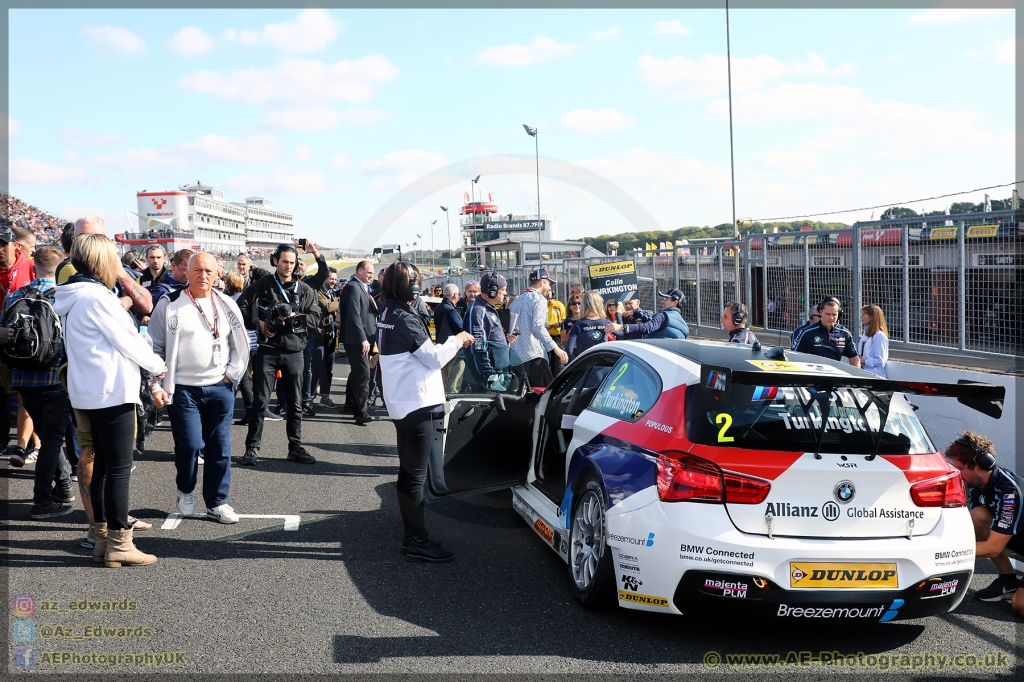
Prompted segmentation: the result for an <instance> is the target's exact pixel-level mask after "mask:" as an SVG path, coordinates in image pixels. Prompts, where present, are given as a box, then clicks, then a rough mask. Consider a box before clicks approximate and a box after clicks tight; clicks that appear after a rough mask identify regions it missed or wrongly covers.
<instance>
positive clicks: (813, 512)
mask: <svg viewBox="0 0 1024 682" xmlns="http://www.w3.org/2000/svg"><path fill="white" fill-rule="evenodd" d="M764 513H765V515H768V514H771V515H772V516H813V517H815V518H817V517H818V508H817V507H798V506H797V505H795V504H790V503H789V502H775V503H772V502H769V503H768V509H766V510H765V512H764Z"/></svg>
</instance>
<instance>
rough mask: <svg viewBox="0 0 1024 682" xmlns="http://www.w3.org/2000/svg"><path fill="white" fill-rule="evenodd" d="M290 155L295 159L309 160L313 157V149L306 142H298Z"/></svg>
mask: <svg viewBox="0 0 1024 682" xmlns="http://www.w3.org/2000/svg"><path fill="white" fill-rule="evenodd" d="M292 156H293V157H295V160H296V161H309V160H310V159H312V158H313V150H312V149H310V148H309V145H307V144H300V145H299V146H298V147H296V148H295V149H293V150H292Z"/></svg>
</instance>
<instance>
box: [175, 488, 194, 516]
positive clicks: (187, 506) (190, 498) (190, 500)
mask: <svg viewBox="0 0 1024 682" xmlns="http://www.w3.org/2000/svg"><path fill="white" fill-rule="evenodd" d="M178 511H180V512H181V513H182V514H184V515H185V516H192V515H193V514H195V513H196V494H195V492H191V493H183V492H181V491H180V490H179V491H178Z"/></svg>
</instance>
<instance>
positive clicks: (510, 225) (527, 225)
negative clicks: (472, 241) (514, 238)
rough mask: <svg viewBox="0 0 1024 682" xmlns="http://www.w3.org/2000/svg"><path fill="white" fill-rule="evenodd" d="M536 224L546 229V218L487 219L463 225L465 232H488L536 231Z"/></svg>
mask: <svg viewBox="0 0 1024 682" xmlns="http://www.w3.org/2000/svg"><path fill="white" fill-rule="evenodd" d="M538 226H539V227H540V229H541V230H547V229H548V221H546V220H489V221H487V222H486V223H480V224H479V225H463V226H462V229H463V230H465V231H466V232H470V231H472V230H487V231H489V232H536V231H537V228H538Z"/></svg>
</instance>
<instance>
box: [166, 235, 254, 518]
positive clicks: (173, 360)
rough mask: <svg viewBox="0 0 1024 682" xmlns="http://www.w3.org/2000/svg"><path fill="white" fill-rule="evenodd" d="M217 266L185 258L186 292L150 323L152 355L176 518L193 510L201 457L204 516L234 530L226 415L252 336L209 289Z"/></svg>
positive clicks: (203, 258) (169, 299) (223, 298)
mask: <svg viewBox="0 0 1024 682" xmlns="http://www.w3.org/2000/svg"><path fill="white" fill-rule="evenodd" d="M216 279H217V261H216V259H215V258H214V257H213V256H212V255H210V254H208V253H197V254H194V255H193V256H192V257H191V258H189V263H188V287H186V288H185V289H183V290H180V291H175V292H174V293H172V294H168V295H167V296H164V297H163V298H161V299H160V301H158V302H157V304H156V309H155V310H153V317H152V319H150V324H149V334H150V336H151V337H152V338H153V350H154V351H156V354H157V355H159V356H160V357H162V358H164V360H165V361H166V362H167V374H166V375H165V376H164V378H163V382H162V385H163V389H164V391H166V393H167V395H168V396H169V401H170V404H169V405H168V406H167V412H168V413H169V414H170V417H171V434H172V435H173V436H174V465H175V468H176V469H177V477H176V484H177V488H178V511H180V512H181V513H182V514H184V515H185V516H192V515H193V514H194V513H195V511H196V496H195V489H196V479H197V477H198V476H197V474H198V469H199V466H198V461H199V457H200V456H202V457H203V459H204V465H203V502H205V503H206V515H207V516H208V517H209V518H211V519H213V520H215V521H220V522H221V523H238V514H236V513H235V510H234V509H232V508H231V505H229V504H228V493H229V491H230V488H231V415H232V413H233V412H234V408H235V386H236V385H237V384H238V382H239V381H241V379H242V375H243V374H245V369H246V366H247V365H248V363H249V336H248V335H247V334H246V333H245V328H244V327H243V326H242V321H241V320H242V313H241V311H239V310H238V306H237V305H236V304H235V302H234V301H233V300H231V297H230V296H227V295H225V294H222V293H220V292H219V291H217V290H216V289H214V288H213V283H214V280H216Z"/></svg>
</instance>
